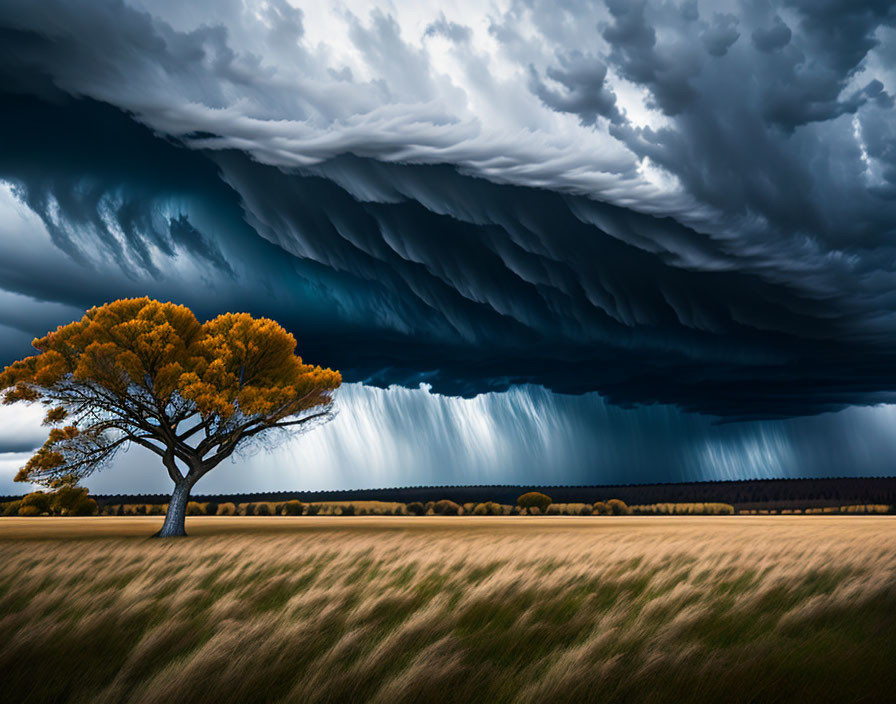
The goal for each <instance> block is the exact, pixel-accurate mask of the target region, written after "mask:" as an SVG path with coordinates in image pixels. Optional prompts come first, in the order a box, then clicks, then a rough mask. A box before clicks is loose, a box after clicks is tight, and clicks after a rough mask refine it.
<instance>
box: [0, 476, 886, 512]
mask: <svg viewBox="0 0 896 704" xmlns="http://www.w3.org/2000/svg"><path fill="white" fill-rule="evenodd" d="M528 491H541V492H543V493H545V494H547V495H548V496H550V497H551V498H552V499H553V500H554V501H555V502H558V503H567V502H568V503H572V502H586V503H592V502H594V501H600V500H605V499H608V498H617V499H622V500H623V501H625V502H626V503H627V504H630V505H631V504H653V503H679V502H707V501H713V502H724V503H729V504H732V505H733V506H734V507H735V508H736V509H738V510H741V509H796V508H800V509H805V508H824V507H828V506H842V505H850V504H890V505H894V504H896V477H859V478H856V477H843V478H831V479H748V480H742V481H722V482H688V483H680V484H628V485H618V486H613V485H606V486H549V485H500V486H415V487H396V488H387V489H348V490H341V491H280V492H259V493H254V494H215V495H212V494H207V495H203V494H199V495H196V496H194V500H195V501H215V502H223V501H232V502H235V503H241V502H252V501H288V500H291V499H298V500H299V501H302V502H304V503H313V502H316V501H401V502H404V503H409V502H411V501H420V502H424V503H425V502H427V501H438V500H440V499H451V500H452V501H455V502H457V503H460V504H463V503H467V502H476V503H478V502H484V501H495V502H498V503H504V504H514V503H516V500H517V497H518V496H520V495H521V494H524V493H526V492H528ZM13 498H17V497H6V498H5V499H0V501H3V500H10V499H13ZM94 498H95V499H96V501H97V503H98V504H99V505H100V506H103V505H106V504H123V503H146V504H164V503H167V502H168V500H169V496H168V495H167V494H114V495H95V496H94Z"/></svg>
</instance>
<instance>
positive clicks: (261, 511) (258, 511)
mask: <svg viewBox="0 0 896 704" xmlns="http://www.w3.org/2000/svg"><path fill="white" fill-rule="evenodd" d="M255 515H256V516H270V515H271V507H270V506H268V505H267V504H258V505H257V506H256V507H255Z"/></svg>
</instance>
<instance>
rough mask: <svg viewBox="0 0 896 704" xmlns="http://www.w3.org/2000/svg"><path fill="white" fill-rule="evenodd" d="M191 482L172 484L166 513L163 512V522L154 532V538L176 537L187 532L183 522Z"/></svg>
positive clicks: (185, 515)
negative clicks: (172, 490) (172, 489)
mask: <svg viewBox="0 0 896 704" xmlns="http://www.w3.org/2000/svg"><path fill="white" fill-rule="evenodd" d="M192 486H193V485H192V483H191V482H188V481H181V482H178V483H177V484H175V485H174V492H172V494H171V501H170V502H169V503H168V513H166V514H165V522H164V523H163V524H162V530H160V531H159V532H158V533H156V534H155V536H154V537H156V538H176V537H183V536H185V535H186V534H187V531H186V529H185V528H184V522H185V519H186V517H187V501H189V500H190V489H191V488H192Z"/></svg>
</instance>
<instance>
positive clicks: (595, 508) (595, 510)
mask: <svg viewBox="0 0 896 704" xmlns="http://www.w3.org/2000/svg"><path fill="white" fill-rule="evenodd" d="M591 513H592V514H593V515H595V516H608V515H609V514H610V507H609V506H607V502H606V501H595V502H594V504H593V505H592V506H591Z"/></svg>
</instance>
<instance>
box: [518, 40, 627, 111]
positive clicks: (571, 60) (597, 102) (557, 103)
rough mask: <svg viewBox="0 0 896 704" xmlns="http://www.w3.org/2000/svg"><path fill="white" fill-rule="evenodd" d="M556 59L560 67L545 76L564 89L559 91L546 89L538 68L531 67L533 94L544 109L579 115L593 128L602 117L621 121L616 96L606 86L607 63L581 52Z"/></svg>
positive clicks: (552, 68) (550, 70)
mask: <svg viewBox="0 0 896 704" xmlns="http://www.w3.org/2000/svg"><path fill="white" fill-rule="evenodd" d="M557 58H558V61H559V64H560V65H559V66H557V67H554V66H551V67H549V68H548V69H547V71H546V73H547V76H548V78H550V79H551V80H553V81H554V82H556V83H558V84H559V85H560V86H561V87H562V88H561V89H560V90H553V89H551V88H550V87H548V86H547V85H545V83H544V81H543V80H542V78H541V76H540V75H539V73H538V71H537V70H536V69H535V67H533V66H530V67H529V69H530V72H531V77H530V80H531V83H532V92H533V93H535V95H537V96H538V97H539V98H541V101H542V102H543V103H544V104H545V105H547V106H548V107H550V108H552V109H554V110H556V111H557V112H569V113H574V114H576V115H578V116H579V119H580V120H581V121H582V124H584V125H590V124H594V123H595V122H596V121H597V118H598V117H599V116H603V117H606V118H608V119H610V120H612V121H614V122H615V121H617V120H619V119H620V118H621V116H620V114H619V110H618V109H617V108H616V96H615V95H614V93H613V91H612V90H610V89H609V88H608V87H607V86H606V84H605V78H606V76H607V66H606V64H605V63H603V62H602V61H600V60H599V59H597V58H595V57H594V56H590V55H584V54H582V53H581V52H578V51H574V52H571V53H569V54H562V55H560V56H558V57H557Z"/></svg>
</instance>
